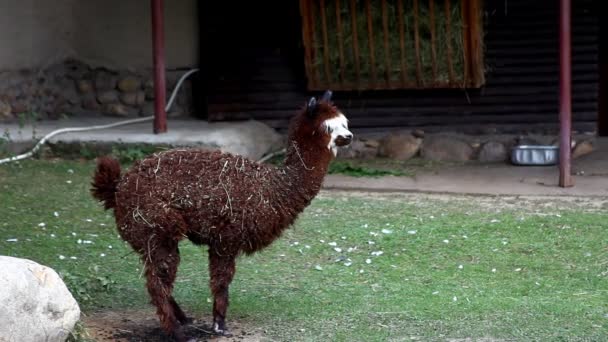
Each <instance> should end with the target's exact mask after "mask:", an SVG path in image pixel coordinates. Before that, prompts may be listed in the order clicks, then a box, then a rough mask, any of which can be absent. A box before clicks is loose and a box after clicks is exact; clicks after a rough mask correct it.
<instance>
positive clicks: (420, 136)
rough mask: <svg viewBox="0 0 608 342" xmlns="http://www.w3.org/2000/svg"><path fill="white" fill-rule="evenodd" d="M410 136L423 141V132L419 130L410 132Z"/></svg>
mask: <svg viewBox="0 0 608 342" xmlns="http://www.w3.org/2000/svg"><path fill="white" fill-rule="evenodd" d="M412 135H413V136H415V137H416V138H420V139H424V131H423V130H421V129H415V130H414V131H413V132H412Z"/></svg>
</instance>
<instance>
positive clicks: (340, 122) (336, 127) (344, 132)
mask: <svg viewBox="0 0 608 342" xmlns="http://www.w3.org/2000/svg"><path fill="white" fill-rule="evenodd" d="M323 127H325V130H326V131H327V133H329V134H331V139H330V140H329V144H327V148H328V149H329V150H331V151H332V153H333V154H334V157H335V156H336V155H337V154H338V146H336V139H337V138H338V137H339V136H348V135H351V136H352V133H351V132H350V131H349V130H348V119H346V116H344V114H342V113H338V116H336V117H333V118H331V119H327V120H325V122H323Z"/></svg>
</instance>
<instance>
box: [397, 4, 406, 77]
mask: <svg viewBox="0 0 608 342" xmlns="http://www.w3.org/2000/svg"><path fill="white" fill-rule="evenodd" d="M397 14H398V16H399V20H398V21H399V23H398V24H399V48H400V50H401V83H402V84H403V86H404V87H405V85H406V84H407V62H406V59H405V58H406V51H405V31H404V23H403V0H398V2H397Z"/></svg>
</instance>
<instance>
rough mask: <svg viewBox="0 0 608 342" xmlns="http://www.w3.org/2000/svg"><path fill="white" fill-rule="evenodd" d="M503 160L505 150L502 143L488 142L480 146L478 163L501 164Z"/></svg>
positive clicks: (505, 154)
mask: <svg viewBox="0 0 608 342" xmlns="http://www.w3.org/2000/svg"><path fill="white" fill-rule="evenodd" d="M505 160H507V149H506V148H505V145H503V144H502V143H499V142H497V141H488V142H486V143H485V144H483V145H482V146H481V150H480V151H479V161H480V162H502V161H505Z"/></svg>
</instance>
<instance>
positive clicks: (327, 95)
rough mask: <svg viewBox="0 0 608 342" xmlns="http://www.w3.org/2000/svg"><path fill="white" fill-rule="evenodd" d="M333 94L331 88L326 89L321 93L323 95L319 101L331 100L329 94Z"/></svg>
mask: <svg viewBox="0 0 608 342" xmlns="http://www.w3.org/2000/svg"><path fill="white" fill-rule="evenodd" d="M332 95H333V93H332V91H331V90H326V91H325V94H323V97H322V98H321V101H325V102H327V103H329V102H331V96H332Z"/></svg>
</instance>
